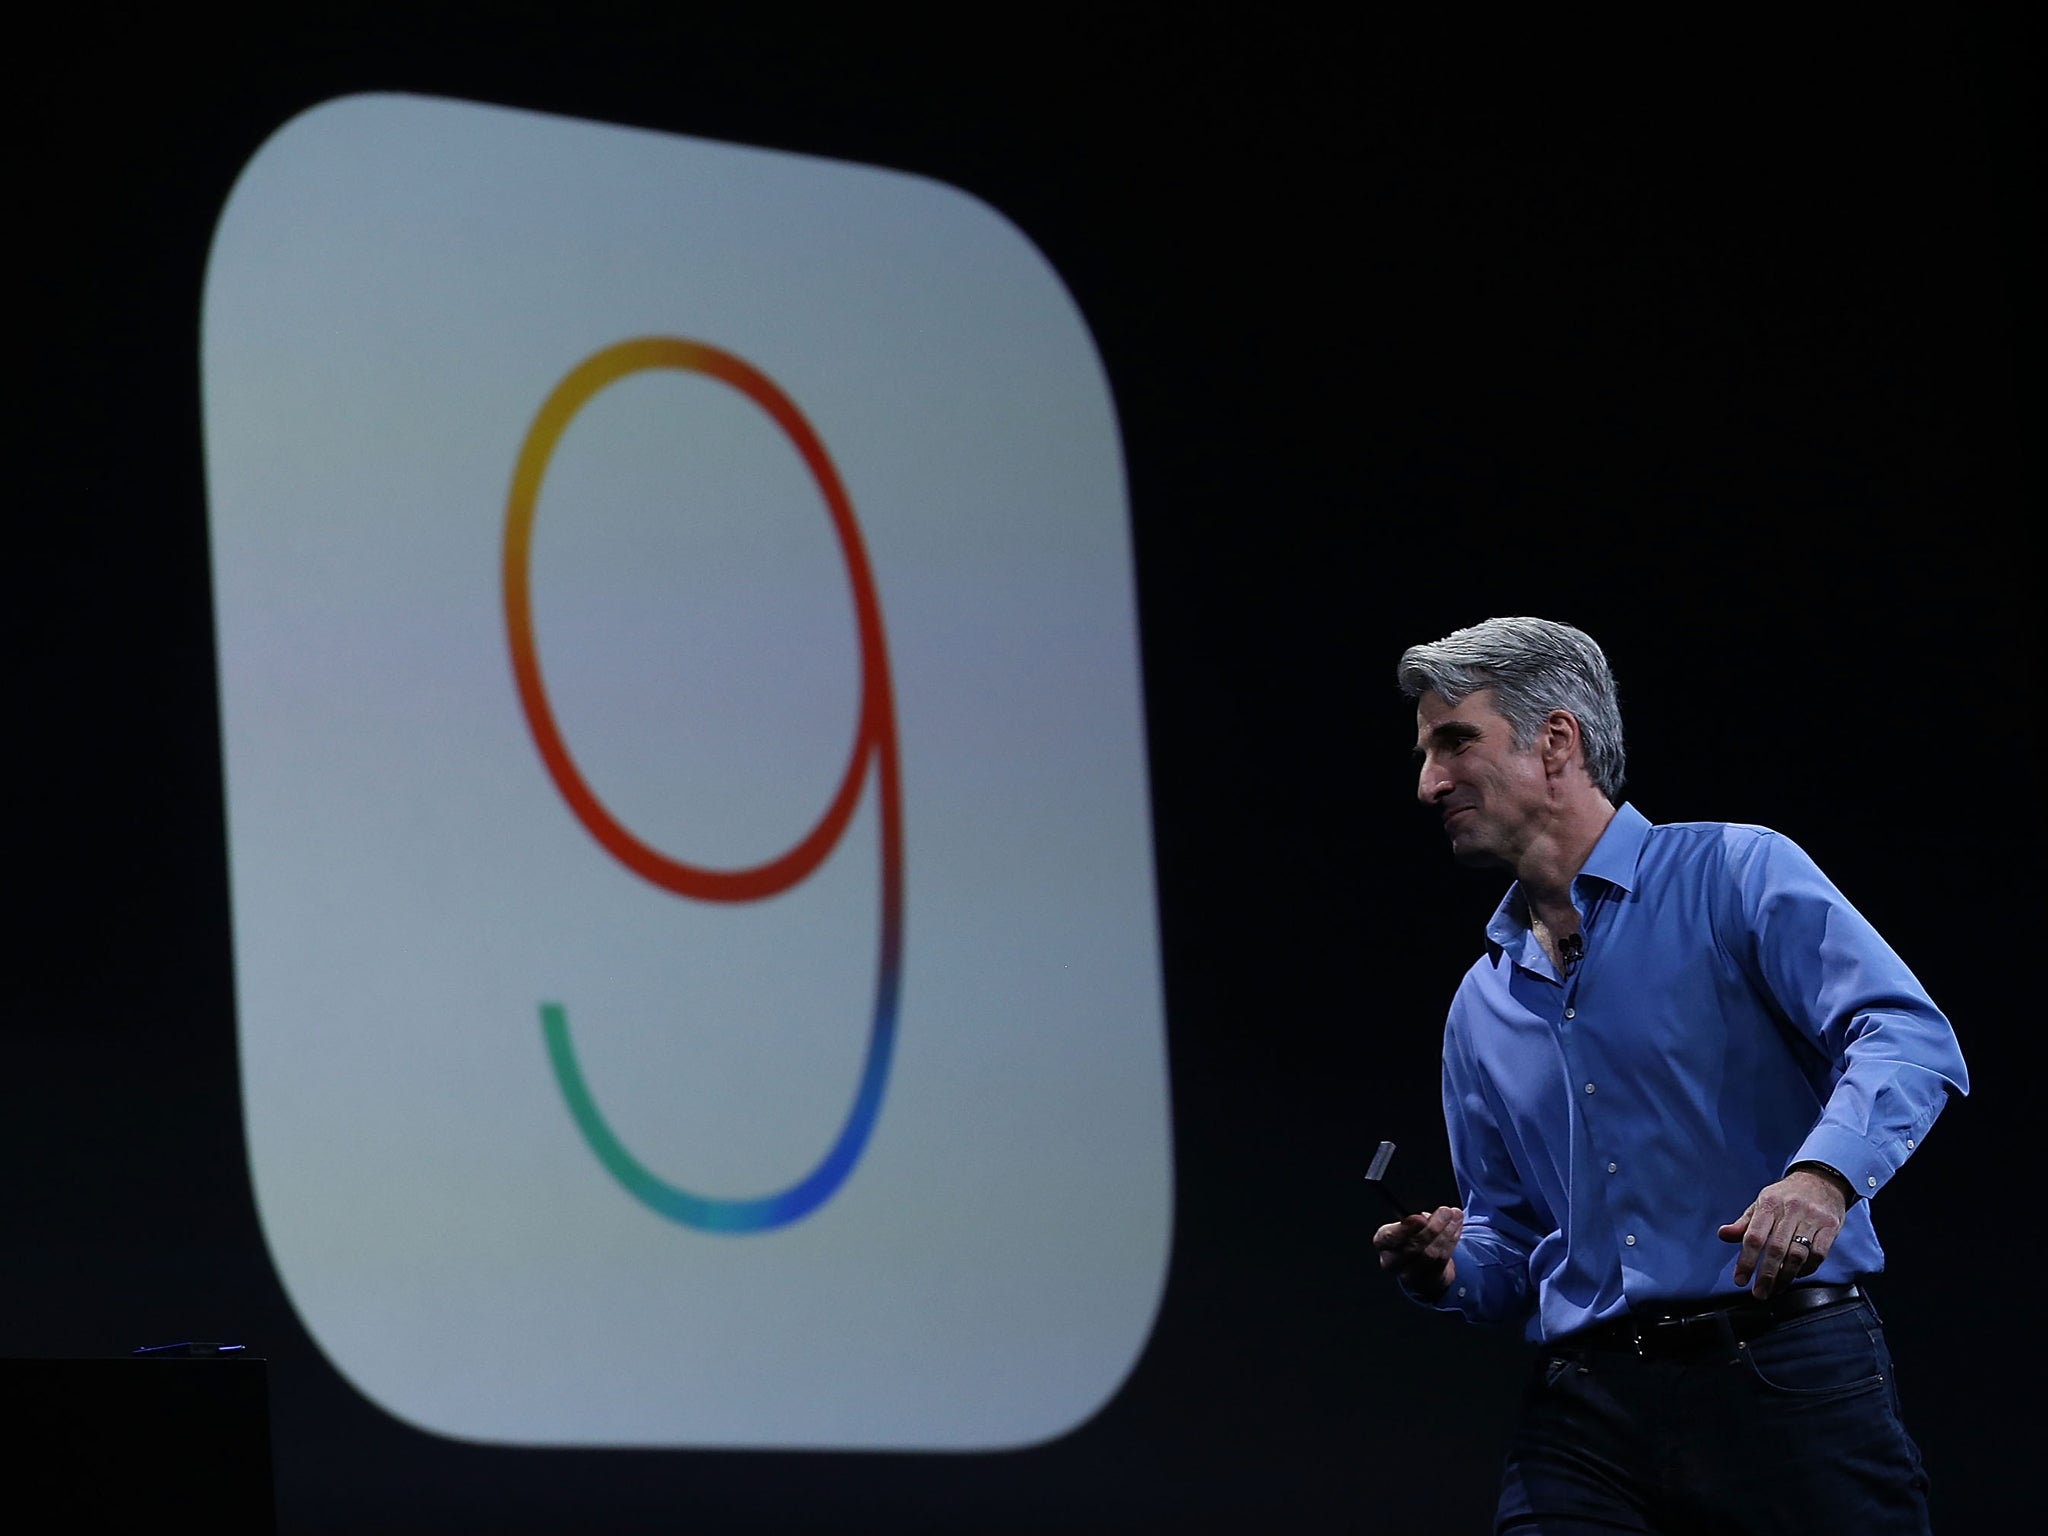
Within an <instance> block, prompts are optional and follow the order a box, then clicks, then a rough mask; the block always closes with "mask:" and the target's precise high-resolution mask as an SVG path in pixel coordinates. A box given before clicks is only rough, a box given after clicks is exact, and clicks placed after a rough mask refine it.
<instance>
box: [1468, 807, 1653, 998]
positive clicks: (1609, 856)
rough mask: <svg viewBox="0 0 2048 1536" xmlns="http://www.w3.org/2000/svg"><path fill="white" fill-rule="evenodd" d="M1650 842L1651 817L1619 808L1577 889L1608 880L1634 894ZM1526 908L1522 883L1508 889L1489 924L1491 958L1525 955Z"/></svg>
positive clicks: (1582, 867)
mask: <svg viewBox="0 0 2048 1536" xmlns="http://www.w3.org/2000/svg"><path fill="white" fill-rule="evenodd" d="M1649 838H1650V819H1649V818H1648V817H1647V816H1645V815H1644V814H1643V813H1642V812H1641V811H1639V810H1637V809H1636V808H1635V807H1634V806H1633V805H1629V804H1627V803H1623V804H1621V805H1618V806H1616V807H1615V808H1614V814H1613V815H1612V816H1611V817H1609V818H1608V821H1607V826H1606V827H1605V828H1604V829H1603V830H1602V831H1601V833H1600V841H1598V842H1597V843H1595V844H1594V845H1593V851H1592V852H1591V853H1589V854H1587V855H1586V862H1585V863H1584V864H1582V865H1580V866H1579V872H1578V874H1577V875H1576V876H1575V877H1574V878H1573V880H1572V886H1573V888H1574V889H1576V888H1577V886H1578V883H1579V881H1581V880H1584V879H1586V878H1587V877H1588V876H1591V877H1592V878H1593V879H1595V880H1604V881H1605V882H1606V883H1607V884H1609V885H1611V886H1613V887H1614V888H1615V889H1616V890H1622V891H1633V890H1634V889H1635V878H1636V865H1637V863H1638V862H1639V861H1640V860H1641V859H1642V856H1643V844H1644V843H1646V842H1648V841H1649ZM1523 907H1524V903H1523V901H1522V883H1521V882H1520V881H1519V880H1518V881H1516V882H1515V883H1514V884H1513V885H1511V886H1509V887H1508V893H1507V895H1505V896H1503V897H1501V899H1500V905H1499V906H1497V907H1495V908H1494V909H1493V916H1492V917H1491V918H1490V919H1489V920H1488V921H1487V924H1486V952H1487V955H1488V957H1489V958H1491V959H1494V960H1499V959H1500V956H1501V952H1502V951H1503V950H1508V949H1512V950H1514V951H1515V952H1516V953H1517V954H1519V953H1521V949H1522V946H1523V944H1524V943H1526V942H1527V940H1528V938H1529V920H1528V916H1527V914H1526V913H1525V911H1524V910H1523Z"/></svg>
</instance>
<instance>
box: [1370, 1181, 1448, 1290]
mask: <svg viewBox="0 0 2048 1536" xmlns="http://www.w3.org/2000/svg"><path fill="white" fill-rule="evenodd" d="M1464 1230H1465V1213H1464V1212H1463V1211H1461V1210H1459V1209H1458V1208H1457V1207H1456V1206H1455V1205H1440V1206H1438V1207H1437V1208H1436V1209H1435V1210H1434V1211H1431V1212H1427V1213H1425V1212H1421V1211H1418V1212H1416V1213H1415V1214H1414V1215H1413V1216H1403V1217H1402V1218H1401V1219H1400V1220H1399V1221H1390V1222H1388V1223H1387V1224H1386V1225H1385V1226H1384V1227H1381V1228H1380V1229H1379V1231H1377V1232H1375V1233H1373V1235H1372V1245H1373V1247H1374V1248H1375V1249H1376V1250H1377V1251H1378V1253H1379V1256H1380V1268H1381V1269H1383V1270H1385V1271H1386V1272H1387V1273H1388V1274H1390V1275H1392V1276H1393V1277H1394V1278H1395V1279H1396V1280H1398V1281H1400V1282H1401V1284H1403V1285H1404V1286H1406V1287H1407V1288H1408V1289H1409V1290H1410V1291H1412V1292H1414V1293H1415V1295H1417V1296H1419V1297H1421V1298H1422V1300H1424V1301H1435V1300H1437V1299H1438V1298H1439V1297H1441V1296H1442V1295H1443V1293H1444V1292H1445V1291H1447V1290H1449V1289H1450V1288H1451V1282H1452V1281H1453V1280H1455V1279H1457V1278H1458V1266H1457V1263H1456V1262H1455V1261H1454V1260H1453V1259H1452V1257H1451V1253H1452V1251H1453V1250H1454V1249H1455V1248H1456V1247H1457V1246H1458V1234H1459V1233H1460V1232H1462V1231H1464Z"/></svg>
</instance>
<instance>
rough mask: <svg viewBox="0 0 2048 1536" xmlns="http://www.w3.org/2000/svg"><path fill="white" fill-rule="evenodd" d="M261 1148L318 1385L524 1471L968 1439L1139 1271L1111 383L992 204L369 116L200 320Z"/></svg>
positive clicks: (270, 207)
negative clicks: (536, 1456) (633, 1453)
mask: <svg viewBox="0 0 2048 1536" xmlns="http://www.w3.org/2000/svg"><path fill="white" fill-rule="evenodd" d="M201 348H202V382H203V392H204V409H205V434H206V465H207V480H208V501H209V513H208V515H209V525H210V532H211V540H212V557H213V576H214V592H215V603H216V632H217V637H218V648H219V654H218V661H219V679H220V700H221V720H222V737H223V753H224V764H225V778H226V788H227V823H228V853H229V862H230V876H231V891H232V902H233V923H234V955H235V976H236V994H237V1008H238V1030H239V1043H240V1059H241V1072H242V1090H243V1102H244V1113H245V1116H246V1123H247V1137H248V1147H249V1160H250V1172H251V1177H252V1180H253V1183H254V1188H255V1195H256V1203H257V1210H258V1213H259V1215H260V1218H261V1222H262V1227H263V1232H264V1237H265V1240H266V1242H267V1243H268V1245H269V1248H270V1252H271V1254H272V1256H273V1258H274V1260H275V1262H276V1265H277V1269H278V1272H279V1274H280V1276H281V1278H282V1281H283V1283H284V1286H285V1288H286V1291H287V1293H288V1294H289V1296H290V1298H291V1301H292V1304H293V1305H294V1307H295V1308H296V1309H297V1310H298V1312H299V1314H300V1316H301V1317H302V1318H303V1320H304V1322H305V1324H306V1326H307V1328H308V1330H309V1331H310V1332H311V1334H312V1335H313V1337H314V1338H315V1340H317V1341H318V1343H319V1345H320V1347H321V1348H322V1349H323V1350H324V1351H325V1352H326V1354H327V1355H328V1357H329V1358H330V1359H331V1360H332V1361H333V1362H334V1364H335V1366H336V1368H337V1369H338V1370H340V1371H341V1373H342V1374H343V1375H344V1376H345V1377H347V1379H348V1380H350V1381H351V1382H353V1383H354V1384H355V1385H356V1386H357V1387H358V1388H359V1389H360V1390H361V1391H362V1392H363V1393H365V1394H366V1395H367V1396H368V1397H369V1398H371V1399H372V1400H373V1401H375V1402H376V1403H378V1404H380V1405H381V1406H383V1407H384V1408H385V1409H387V1410H388V1411H390V1412H391V1413H393V1414H395V1415H397V1416H398V1417H400V1418H402V1419H404V1420H406V1421H408V1422H410V1423H412V1424H414V1425H417V1426H419V1427H421V1428H423V1429H426V1430H430V1431H433V1432H436V1433H439V1434H444V1435H450V1436H458V1437H462V1438H466V1439H474V1440H480V1441H492V1442H503V1443H514V1444H525V1445H618V1446H761V1447H784V1448H805V1447H816V1448H838V1449H859V1448H871V1449H948V1448H950V1449H997V1448H1004V1447H1013V1446H1022V1445H1028V1444H1032V1443H1035V1442H1038V1441H1042V1440H1045V1439H1048V1438H1051V1437H1053V1436H1057V1435H1060V1434H1063V1433H1065V1432H1067V1431H1069V1430H1071V1429H1072V1428H1074V1427H1075V1426H1076V1425H1078V1424H1080V1423H1082V1422H1083V1421H1084V1420H1086V1419H1087V1418H1088V1417H1089V1416H1090V1415H1092V1414H1093V1413H1094V1412H1095V1411H1096V1410H1097V1409H1098V1408H1100V1407H1101V1406H1102V1404H1104V1403H1105V1402H1107V1401H1108V1399H1109V1398H1110V1397H1111V1396H1112V1395H1113V1394H1114V1393H1115V1392H1116V1390H1117V1389H1118V1387H1119V1386H1120V1385H1121V1384H1122V1382H1123V1381H1124V1380H1125V1378H1126V1377H1127V1376H1128V1374H1129V1372H1130V1370H1131V1368H1132V1366H1133V1364H1134V1363H1135V1361H1136V1359H1137V1356H1138V1354H1139V1352H1140V1350H1141V1349H1142V1348H1143V1346H1144V1343H1145V1340H1146V1338H1147V1336H1148V1335H1149V1333H1150V1331H1151V1327H1152V1322H1153V1318H1154V1316H1155V1314H1156V1311H1157V1308H1158V1303H1159V1297H1160V1292H1161V1289H1162V1287H1163V1285H1164V1282H1165V1274H1166V1266H1167V1256H1168V1250H1169V1245H1170V1239H1171V1208H1172V1193H1173V1175H1172V1156H1171V1132H1170V1127H1169V1123H1168V1103H1167V1082H1166V1065H1165V1022H1164V1012H1163V1004H1162V997H1161V985H1160V974H1159V949H1158V933H1157V917H1156V902H1155V896H1154V890H1153V875H1152V847H1151V827H1150V808H1149V790H1148V785H1147V780H1146V771H1145V751H1144V738H1143V716H1142V706H1141V686H1140V678H1139V670H1138V646H1137V628H1136V617H1135V606H1134V601H1133V579H1132V570H1131V555H1130V543H1129V526H1128V521H1129V520H1128V508H1127V506H1126V502H1125V493H1124V481H1123V464H1122V457H1121V450H1120V446H1119V442H1118V436H1117V430H1116V423H1115V416H1114V412H1113V409H1112V406H1111V402H1110V398H1109V392H1108V389H1107V385H1106V382H1105V379H1104V375H1103V370H1102V366H1101V362H1100V359H1099V358H1098V356H1097V355H1096V352H1095V348H1094V345H1093V342H1092V340H1091V338H1090V337H1089V334H1088V331H1087V328H1086V326H1085V325H1084V323H1083V322H1082V319H1081V317H1080V315H1079V313H1078V312H1077V310H1076V308H1075V306H1074V304H1073V302H1072V300H1071V298H1070V297H1069V295H1068V294H1067V292H1066V291H1065V289H1064V288H1063V287H1062V286H1061V284H1060V282H1059V280H1058V278H1057V276H1056V275H1055V274H1054V273H1053V271H1052V269H1051V268H1050V267H1049V266H1048V264H1047V263H1046V261H1045V260H1044V258H1043V257H1042V256H1041V255H1040V254H1039V253H1038V252H1037V251H1036V250H1035V249H1034V248H1033V247H1032V246H1031V244H1030V243H1029V242H1028V241H1027V240H1026V239H1025V238H1024V237H1023V236H1022V235H1020V234H1019V233H1018V231H1017V230H1016V229H1015V228H1013V227H1012V226H1011V225H1010V224H1009V223H1007V222H1006V221H1005V220H1004V219H1002V218H1001V217H1000V216H999V215H997V214H995V213H994V212H993V211H992V210H990V209H989V208H988V207H987V206H986V205H984V204H982V203H980V202H978V201H976V200H975V199H973V198H971V197H969V196H967V195H965V194H963V193H961V192H959V191H957V190H955V189H953V188H949V187H946V186H943V185H939V184H937V183H934V182H931V181H929V180H925V179H922V178H918V177H914V176H908V175H903V174H898V173H894V172H889V171H884V170H878V169H874V168H871V167H864V166H857V165H849V164H844V163H839V162H833V161H827V160H820V159H813V158H808V157H805V156H799V155H791V154H783V153H771V152H767V151H762V150H757V149H751V148H744V147H737V146H732V145H727V144H717V143H709V142H704V141H700V140H695V139H689V138H681V137H676V136H672V135H666V134H658V133H651V132H644V131H637V130H627V129H622V128H617V127H613V126H608V125H603V124H597V123H588V122H579V121H572V120H565V119H560V118H552V117H546V116H541V115H536V114H532V113H526V112H517V111H509V110H504V109H499V108H493V107H485V106H478V105H474V104H469V103H461V102H451V101H441V100H432V99H425V98H417V97H404V96H362V97H348V98H343V99H340V100H337V101H333V102H329V103H327V104H325V105H322V106H320V107H317V108H314V109H312V110H311V111H309V112H307V113H305V114H303V115H302V116H300V117H298V118H296V119H294V120H292V121H291V122H289V123H288V124H286V125H285V126H284V127H283V128H282V129H280V130H279V131H278V132H277V134H276V135H274V136H273V137H272V138H271V139H270V140H269V141H268V142H267V143H266V144H264V146H263V147H262V148H261V149H260V150H259V151H258V152H257V154H256V155H255V156H254V158H253V159H252V160H251V161H250V163H249V165H248V166H247V167H246V168H245V169H244V171H243V173H242V175H241V177H240V179H239V180H238V181H237V183H236V185H235V188H234V191H233V193H232V195H231V196H230V198H229V200H228V203H227V206H226V208H225V210H224V211H223V213H222V216H221V220H220V224H219V228H218V230H217V232H216V234H215V238H214V244H213V249H212V252H211V255H210V257H209V261H208V266H207V272H206V284H205V295H204V310H203V316H202V339H201Z"/></svg>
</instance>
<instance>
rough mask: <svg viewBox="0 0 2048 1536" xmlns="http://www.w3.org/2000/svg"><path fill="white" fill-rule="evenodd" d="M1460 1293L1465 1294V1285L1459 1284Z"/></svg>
mask: <svg viewBox="0 0 2048 1536" xmlns="http://www.w3.org/2000/svg"><path fill="white" fill-rule="evenodd" d="M1458 1294H1459V1295H1460V1296H1462V1295H1464V1294H1465V1287H1463V1286H1462V1285H1461V1286H1459V1287H1458Z"/></svg>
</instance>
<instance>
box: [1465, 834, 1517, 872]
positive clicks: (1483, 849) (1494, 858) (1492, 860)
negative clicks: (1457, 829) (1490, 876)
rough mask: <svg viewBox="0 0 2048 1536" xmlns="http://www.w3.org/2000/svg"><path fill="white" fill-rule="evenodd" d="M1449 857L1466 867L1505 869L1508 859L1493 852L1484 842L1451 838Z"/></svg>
mask: <svg viewBox="0 0 2048 1536" xmlns="http://www.w3.org/2000/svg"><path fill="white" fill-rule="evenodd" d="M1451 857H1452V858H1454V859H1456V860H1457V861H1458V862H1459V863H1460V864H1462V865H1464V866H1465V867H1466V868H1467V869H1505V868H1507V863H1508V861H1507V860H1506V859H1504V858H1502V857H1501V856H1500V855H1499V854H1497V853H1495V852H1494V851H1493V850H1492V849H1491V848H1489V847H1487V846H1486V845H1485V844H1484V843H1477V842H1473V841H1470V840H1469V839H1463V840H1461V839H1458V838H1453V839H1452V840H1451Z"/></svg>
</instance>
